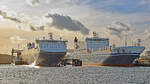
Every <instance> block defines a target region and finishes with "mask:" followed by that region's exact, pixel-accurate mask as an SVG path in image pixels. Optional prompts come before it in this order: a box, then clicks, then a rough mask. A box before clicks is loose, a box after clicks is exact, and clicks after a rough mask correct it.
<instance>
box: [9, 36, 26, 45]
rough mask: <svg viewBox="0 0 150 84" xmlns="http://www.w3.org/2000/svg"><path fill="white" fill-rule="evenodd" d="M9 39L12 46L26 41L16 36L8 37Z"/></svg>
mask: <svg viewBox="0 0 150 84" xmlns="http://www.w3.org/2000/svg"><path fill="white" fill-rule="evenodd" d="M9 39H10V40H11V42H12V43H14V44H18V43H21V42H23V41H25V40H26V39H23V38H21V37H20V36H16V35H15V36H12V37H10V38H9Z"/></svg>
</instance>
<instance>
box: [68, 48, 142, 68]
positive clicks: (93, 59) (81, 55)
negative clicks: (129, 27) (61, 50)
mask: <svg viewBox="0 0 150 84" xmlns="http://www.w3.org/2000/svg"><path fill="white" fill-rule="evenodd" d="M121 49H126V50H130V51H129V52H128V53H123V52H119V53H117V52H112V51H93V52H88V51H87V50H73V51H69V53H70V54H69V58H71V59H81V60H82V62H83V65H102V66H133V65H134V61H135V59H137V58H139V57H140V54H141V53H142V52H143V50H144V47H132V48H131V47H123V48H122V47H121Z"/></svg>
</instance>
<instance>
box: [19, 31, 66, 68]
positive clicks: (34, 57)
mask: <svg viewBox="0 0 150 84" xmlns="http://www.w3.org/2000/svg"><path fill="white" fill-rule="evenodd" d="M49 37H50V38H49V39H45V37H43V39H41V40H39V39H38V40H35V42H32V43H28V44H27V47H26V49H24V50H23V51H21V52H20V54H19V55H18V58H19V60H21V61H23V62H26V63H27V64H33V63H34V64H35V65H38V66H48V67H53V66H57V64H59V62H60V61H61V60H62V59H63V57H64V56H65V55H66V53H67V45H66V42H67V41H65V40H62V38H60V39H59V40H55V39H53V34H52V33H49Z"/></svg>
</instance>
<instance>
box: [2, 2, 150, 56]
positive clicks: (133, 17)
mask: <svg viewBox="0 0 150 84" xmlns="http://www.w3.org/2000/svg"><path fill="white" fill-rule="evenodd" d="M4 12H5V13H7V14H4ZM0 13H1V14H0V35H1V36H0V40H1V42H0V44H2V45H3V46H2V49H6V45H5V44H6V42H7V43H8V44H10V47H16V45H17V44H19V43H21V42H24V41H30V40H33V39H34V38H37V37H41V36H43V35H46V33H48V32H53V33H54V35H56V36H58V37H59V36H62V37H64V38H65V39H69V40H71V39H72V38H73V37H74V36H76V35H77V36H79V37H82V38H84V36H90V35H91V32H92V31H96V32H98V34H99V35H100V37H108V38H110V40H111V42H112V43H114V44H120V45H123V39H124V35H126V34H127V35H128V37H129V38H128V40H129V43H130V44H131V43H132V42H131V40H132V41H136V40H137V39H139V38H141V39H142V41H143V45H148V40H149V39H150V34H149V32H150V28H149V27H150V18H149V17H150V14H149V13H150V0H1V2H0ZM2 15H3V16H2ZM122 24H123V25H122ZM62 31H63V32H62ZM69 34H70V35H69ZM82 38H81V39H82ZM114 39H115V40H114ZM12 40H19V41H18V42H17V43H14V41H12ZM8 44H7V48H8ZM12 45H13V46H12ZM9 49H10V48H9ZM0 53H1V52H0Z"/></svg>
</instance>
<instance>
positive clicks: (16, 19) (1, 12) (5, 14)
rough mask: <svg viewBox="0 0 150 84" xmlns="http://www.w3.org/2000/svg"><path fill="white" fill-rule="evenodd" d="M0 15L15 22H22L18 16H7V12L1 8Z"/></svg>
mask: <svg viewBox="0 0 150 84" xmlns="http://www.w3.org/2000/svg"><path fill="white" fill-rule="evenodd" d="M0 15H1V16H2V17H3V18H4V19H8V20H11V21H14V22H16V23H22V21H21V20H20V19H19V18H16V17H14V16H8V13H7V12H4V11H3V10H0Z"/></svg>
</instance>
